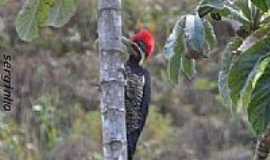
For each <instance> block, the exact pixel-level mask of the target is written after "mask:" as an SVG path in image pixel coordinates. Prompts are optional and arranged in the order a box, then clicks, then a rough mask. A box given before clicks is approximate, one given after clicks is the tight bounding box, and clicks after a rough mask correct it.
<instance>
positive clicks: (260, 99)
mask: <svg viewBox="0 0 270 160" xmlns="http://www.w3.org/2000/svg"><path fill="white" fill-rule="evenodd" d="M269 82H270V65H269V64H268V65H267V68H266V70H265V72H264V74H263V75H262V76H261V77H260V78H259V80H258V81H257V83H256V87H255V89H254V91H253V92H252V96H251V102H250V103H249V106H248V119H249V122H250V123H251V125H252V127H253V129H254V131H255V132H256V133H257V135H260V134H262V133H264V131H265V129H266V128H267V126H268V125H269V121H270V105H269V104H270V98H269V97H270V83H269Z"/></svg>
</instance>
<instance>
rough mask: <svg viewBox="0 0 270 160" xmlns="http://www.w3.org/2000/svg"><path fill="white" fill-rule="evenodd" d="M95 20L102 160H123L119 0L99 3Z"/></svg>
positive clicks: (103, 0)
mask: <svg viewBox="0 0 270 160" xmlns="http://www.w3.org/2000/svg"><path fill="white" fill-rule="evenodd" d="M98 16H99V20H98V34H99V53H100V81H101V89H102V95H101V112H102V124H103V152H104V160H126V159H127V147H126V123H125V106H124V76H123V71H124V65H123V62H122V59H121V53H122V52H121V36H122V30H121V25H122V21H121V0H99V4H98Z"/></svg>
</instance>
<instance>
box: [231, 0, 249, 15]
mask: <svg viewBox="0 0 270 160" xmlns="http://www.w3.org/2000/svg"><path fill="white" fill-rule="evenodd" d="M235 5H236V6H237V7H238V8H239V9H240V10H241V11H242V13H243V15H244V16H245V17H246V18H248V19H250V18H251V10H250V7H249V6H251V5H252V4H251V1H250V0H237V1H235Z"/></svg>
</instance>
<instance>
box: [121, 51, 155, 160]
mask: <svg viewBox="0 0 270 160" xmlns="http://www.w3.org/2000/svg"><path fill="white" fill-rule="evenodd" d="M139 61H140V58H137V57H136V56H134V55H131V56H130V57H129V60H128V61H127V62H126V64H125V81H126V83H125V107H126V127H127V145H128V160H132V157H133V155H134V153H135V150H136V145H137V142H138V139H139V136H140V134H141V132H142V130H143V127H144V124H145V121H146V117H147V115H148V107H149V103H150V99H151V98H150V97H151V78H150V74H149V72H148V71H147V70H146V69H145V68H143V67H142V66H140V65H139Z"/></svg>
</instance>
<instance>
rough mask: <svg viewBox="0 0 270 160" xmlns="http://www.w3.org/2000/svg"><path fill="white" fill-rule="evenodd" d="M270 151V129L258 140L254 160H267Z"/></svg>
mask: <svg viewBox="0 0 270 160" xmlns="http://www.w3.org/2000/svg"><path fill="white" fill-rule="evenodd" d="M269 150H270V128H268V129H267V130H266V132H265V133H264V135H262V137H260V138H258V140H257V146H256V150H255V155H254V158H253V160H266V159H267V157H268V154H269Z"/></svg>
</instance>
